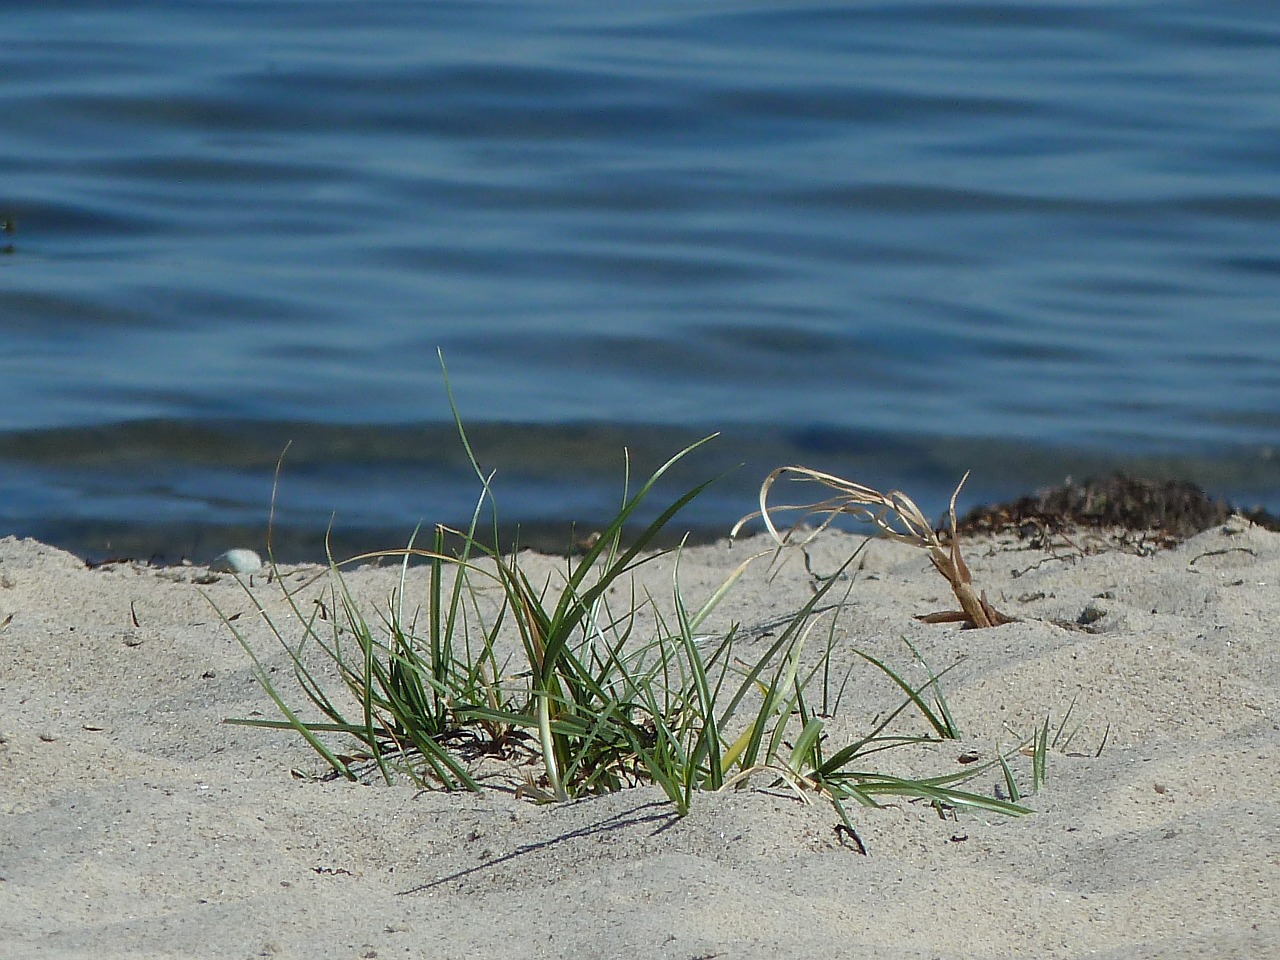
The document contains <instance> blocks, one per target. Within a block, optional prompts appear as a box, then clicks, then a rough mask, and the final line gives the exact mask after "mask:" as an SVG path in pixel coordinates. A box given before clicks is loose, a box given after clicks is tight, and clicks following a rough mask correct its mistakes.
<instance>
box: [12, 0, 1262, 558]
mask: <svg viewBox="0 0 1280 960" xmlns="http://www.w3.org/2000/svg"><path fill="white" fill-rule="evenodd" d="M617 7H618V8H617V9H615V8H614V6H613V5H607V4H606V5H601V4H594V3H592V4H588V3H571V2H555V0H538V2H517V3H487V2H469V3H429V4H428V3H421V4H415V3H393V2H380V0H365V2H361V3H350V2H345V0H344V2H337V0H332V2H329V0H307V2H305V3H302V2H288V0H269V2H268V0H242V2H234V3H229V2H226V0H218V2H206V3H200V2H175V3H171V4H163V5H157V4H141V3H134V4H130V3H120V2H113V3H106V2H90V0H81V2H62V3H57V4H50V3H43V2H41V3H34V2H31V3H22V2H9V3H6V4H5V6H4V8H3V11H0V30H2V31H3V37H4V40H5V52H6V63H7V69H6V70H5V71H3V73H0V216H3V217H5V218H7V219H8V220H10V221H11V226H12V232H11V233H8V234H6V235H0V248H7V249H6V252H5V253H4V254H3V255H0V348H2V349H0V533H23V534H35V535H39V536H43V537H45V538H48V539H53V540H55V541H57V542H60V543H64V544H67V545H70V546H73V547H76V548H78V549H82V550H108V549H133V550H137V551H139V552H151V551H158V552H161V553H164V554H165V555H166V556H169V557H170V558H173V557H176V556H178V555H181V554H184V553H185V554H193V555H196V556H198V557H199V556H205V555H206V554H208V553H210V552H218V551H220V550H221V549H225V547H226V546H232V545H238V544H239V543H240V542H246V543H247V545H254V544H256V543H260V541H261V535H262V529H263V526H264V524H265V518H266V512H267V504H268V501H269V498H270V494H271V481H272V475H273V472H274V468H275V463H276V458H277V457H278V455H279V453H280V450H281V449H282V448H283V446H284V444H285V443H286V442H288V441H290V440H292V441H293V446H292V447H291V448H290V453H289V456H288V458H287V460H286V465H285V470H284V475H283V481H282V485H281V488H280V494H279V514H278V519H279V521H280V524H281V527H282V529H284V530H287V531H290V532H291V534H292V535H295V536H296V537H297V540H296V542H297V544H298V547H297V549H298V550H300V551H303V552H306V550H311V551H314V550H315V549H316V546H315V544H316V542H317V537H318V536H319V535H320V534H322V533H323V531H324V529H325V527H326V526H327V525H328V524H329V522H330V519H331V517H333V518H335V520H334V523H335V529H336V530H338V531H340V532H342V533H344V534H350V535H351V536H352V537H353V538H354V540H356V541H360V540H361V539H362V538H363V542H372V541H381V542H380V544H379V545H388V543H387V542H386V541H387V538H391V541H390V542H398V541H399V540H401V539H402V538H403V537H404V536H407V534H408V532H409V530H411V529H412V527H413V525H414V524H415V523H416V522H418V521H419V520H423V521H426V522H427V523H432V522H435V521H445V522H454V523H456V522H459V521H461V520H462V519H464V518H465V516H467V515H468V512H469V509H470V505H471V503H472V501H473V499H474V497H475V495H476V490H477V485H476V482H475V477H474V474H473V473H472V472H471V470H470V467H469V466H468V465H467V464H466V462H465V460H464V459H463V458H462V457H461V455H460V451H459V448H458V444H457V441H456V439H455V437H454V436H453V435H452V433H451V430H450V428H449V427H448V423H449V418H450V413H449V405H448V400H447V397H446V395H445V392H444V389H443V386H442V381H441V376H440V371H439V365H438V360H437V356H436V350H437V348H440V349H442V350H443V351H444V354H445V358H446V360H447V362H448V367H449V374H450V377H451V380H452V384H453V389H454V393H455V397H456V400H457V403H458V405H459V408H460V410H461V413H462V415H463V417H464V418H465V419H466V421H467V422H468V423H469V424H471V425H472V426H473V428H474V429H475V430H476V431H477V433H476V438H475V439H476V440H477V443H476V448H477V451H478V453H479V455H480V458H481V460H482V461H483V464H484V467H485V468H486V469H495V468H496V469H497V470H498V471H499V473H498V480H497V492H498V497H499V501H500V506H501V508H502V511H503V515H504V516H505V517H506V518H507V519H509V520H518V521H522V522H525V523H527V524H531V525H533V524H537V523H550V524H553V525H554V524H561V525H563V523H564V522H565V521H575V520H576V521H578V522H579V523H580V524H583V525H588V526H589V525H590V524H592V523H593V522H597V521H598V520H599V519H600V518H601V517H603V516H606V515H607V514H608V512H609V511H610V509H611V508H612V507H613V506H614V505H615V504H616V501H617V497H618V495H619V487H620V483H621V477H622V449H623V447H624V446H627V447H629V448H630V449H631V450H632V453H633V457H634V458H635V461H636V468H637V469H642V468H644V467H646V466H652V465H654V464H656V463H658V462H661V459H663V458H664V457H665V456H666V455H668V454H670V453H672V452H674V451H675V450H676V449H678V448H679V446H680V445H681V444H682V443H684V442H686V441H687V440H689V439H691V438H694V437H696V436H699V435H701V434H702V433H705V432H709V431H712V430H720V431H723V434H724V436H722V437H721V439H720V440H718V441H717V442H716V444H714V445H713V449H712V450H710V451H709V452H707V453H706V455H705V456H704V457H703V458H702V459H701V460H699V461H698V462H697V463H698V465H697V466H696V467H695V468H694V469H693V470H692V471H691V472H690V473H689V474H688V476H690V477H699V478H700V477H701V476H702V475H703V474H707V473H715V472H719V471H720V470H721V469H722V468H726V467H731V466H733V465H734V464H737V463H745V466H744V467H743V468H741V469H740V470H738V471H737V472H735V473H734V474H733V475H732V476H731V477H730V478H729V479H728V480H727V481H725V482H724V483H722V484H720V485H719V486H718V487H716V488H715V489H714V492H712V493H711V494H710V495H709V496H708V497H707V498H706V499H705V500H704V501H702V502H701V505H700V506H696V507H694V508H693V509H692V510H691V511H690V513H689V515H688V517H687V520H686V524H687V525H692V526H695V527H698V528H700V529H704V530H722V529H723V528H724V527H725V525H727V524H728V523H729V522H731V521H732V520H733V519H734V518H736V517H737V516H738V515H739V514H741V513H743V512H745V511H746V510H748V509H750V507H751V505H752V497H753V493H752V491H753V488H754V487H755V485H756V484H757V483H758V482H759V479H760V477H761V476H762V474H763V473H764V472H765V471H767V470H768V469H769V468H770V467H772V466H774V465H776V464H777V463H780V462H783V461H786V460H793V459H794V460H799V461H800V462H804V463H808V464H810V465H813V466H819V467H825V468H830V469H837V470H840V471H843V472H846V473H850V474H853V475H854V476H855V477H856V478H857V479H861V480H865V481H867V482H871V483H875V484H882V485H886V486H899V485H900V486H903V487H904V488H906V489H908V490H909V492H911V493H913V494H915V495H916V496H917V497H918V498H919V499H920V500H922V501H923V502H924V503H926V504H927V505H928V507H929V508H930V509H932V510H936V509H940V508H941V507H942V506H943V505H944V503H945V497H946V493H947V491H949V490H950V488H951V487H952V486H953V485H954V483H955V481H956V480H957V479H958V477H959V476H960V474H961V473H963V471H964V470H965V469H966V468H968V467H973V468H974V475H973V479H972V481H971V486H970V487H969V488H968V493H967V496H966V498H965V499H966V502H970V503H971V502H974V501H976V500H979V499H986V498H990V497H995V496H1003V495H1007V494H1012V493H1017V492H1022V491H1024V490H1025V489H1027V488H1029V487H1032V486H1035V485H1037V484H1042V483H1047V482H1054V481H1057V480H1060V479H1061V478H1062V476H1063V475H1064V474H1066V473H1075V474H1077V475H1079V474H1080V473H1082V472H1090V471H1098V470H1105V469H1109V468H1110V467H1112V466H1115V465H1130V466H1138V467H1141V468H1143V469H1147V470H1149V471H1154V472H1157V473H1166V474H1176V475H1179V476H1183V477H1188V478H1191V479H1196V480H1199V481H1200V482H1202V483H1204V484H1205V485H1206V486H1208V487H1209V489H1210V490H1211V491H1212V492H1214V493H1216V494H1220V495H1225V496H1230V497H1232V498H1233V499H1237V500H1239V501H1241V502H1247V503H1261V504H1264V505H1267V506H1270V507H1272V508H1273V509H1275V508H1280V453H1275V452H1273V451H1274V449H1275V448H1277V447H1280V318H1278V317H1277V304H1278V303H1280V297H1278V296H1277V295H1278V294H1280V6H1276V5H1274V4H1269V3H1244V2H1238V3H1233V2H1224V3H1218V4H1203V3H1174V2H1155V3H1152V2H1141V3H1138V2H1132V3H1129V2H1120V0H1110V2H1064V3H1017V2H1004V3H1001V2H996V3H966V2H954V0H947V2H937V3H926V2H901V3H881V4H856V5H848V4H836V5H805V4H792V3H786V4H783V3H775V4H770V3H754V4H747V3H731V2H716V3H710V2H704V3H698V2H692V3H691V2H681V3H679V4H676V3H666V2H651V3H646V4H643V5H617ZM673 489H674V488H673ZM248 541H253V543H248Z"/></svg>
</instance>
